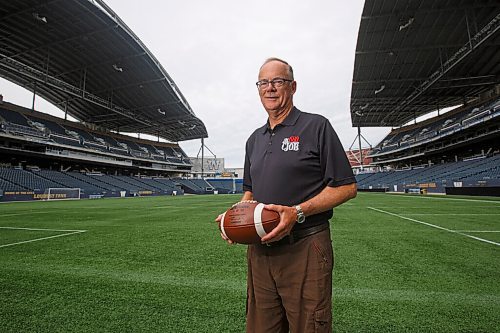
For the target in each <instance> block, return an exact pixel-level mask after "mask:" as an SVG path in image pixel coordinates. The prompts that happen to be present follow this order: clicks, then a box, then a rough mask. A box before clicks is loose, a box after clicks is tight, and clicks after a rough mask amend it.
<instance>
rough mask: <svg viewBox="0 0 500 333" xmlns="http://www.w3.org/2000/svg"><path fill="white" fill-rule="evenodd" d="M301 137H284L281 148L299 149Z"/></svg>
mask: <svg viewBox="0 0 500 333" xmlns="http://www.w3.org/2000/svg"><path fill="white" fill-rule="evenodd" d="M299 144H300V138H299V137H298V136H291V137H289V138H284V139H283V142H282V143H281V150H283V151H299Z"/></svg>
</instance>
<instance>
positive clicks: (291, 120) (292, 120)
mask: <svg viewBox="0 0 500 333" xmlns="http://www.w3.org/2000/svg"><path fill="white" fill-rule="evenodd" d="M299 116H300V110H299V109H297V108H296V107H295V106H294V107H293V108H292V110H291V111H290V113H289V114H288V116H286V118H285V119H284V120H283V121H282V122H281V123H279V124H278V126H279V125H281V126H293V125H295V124H296V123H297V120H298V119H299ZM261 129H262V134H265V133H266V132H267V131H269V132H271V127H270V126H269V119H268V120H267V122H266V124H265V125H264V126H262V127H261Z"/></svg>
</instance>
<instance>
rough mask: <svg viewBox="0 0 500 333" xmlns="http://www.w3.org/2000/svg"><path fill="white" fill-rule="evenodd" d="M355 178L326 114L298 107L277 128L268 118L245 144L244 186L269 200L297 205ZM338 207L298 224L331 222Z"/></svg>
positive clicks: (351, 181)
mask: <svg viewBox="0 0 500 333" xmlns="http://www.w3.org/2000/svg"><path fill="white" fill-rule="evenodd" d="M355 182H356V178H355V177H354V175H353V173H352V170H351V166H350V164H349V161H348V160H347V156H346V154H345V152H344V149H343V148H342V145H341V143H340V140H339V138H338V136H337V134H336V133H335V131H334V129H333V127H332V125H331V124H330V122H329V121H328V119H326V118H325V117H323V116H321V115H317V114H311V113H306V112H301V111H300V110H298V109H297V108H295V107H294V108H293V109H292V111H291V112H290V114H289V115H288V116H287V117H286V119H285V120H284V121H283V122H282V123H281V124H279V125H277V126H275V128H274V129H273V130H271V128H270V127H269V122H268V123H267V124H266V125H264V126H262V127H261V128H258V129H257V130H255V132H253V134H252V135H251V136H250V138H249V139H248V141H247V143H246V155H245V170H244V179H243V190H244V191H250V192H252V193H253V197H254V200H257V201H259V202H262V203H266V204H278V205H285V206H294V205H298V204H300V203H302V202H304V201H307V200H309V199H311V198H312V197H314V196H315V195H317V194H318V193H320V192H321V191H322V190H323V189H324V188H325V187H326V186H331V187H337V186H341V185H347V184H352V183H355ZM332 216H333V209H331V210H329V211H326V212H323V213H320V214H316V215H311V216H308V217H307V218H306V222H305V223H303V224H296V225H295V228H297V229H303V228H308V227H311V226H314V225H319V224H321V223H327V222H328V220H329V219H330V218H331V217H332Z"/></svg>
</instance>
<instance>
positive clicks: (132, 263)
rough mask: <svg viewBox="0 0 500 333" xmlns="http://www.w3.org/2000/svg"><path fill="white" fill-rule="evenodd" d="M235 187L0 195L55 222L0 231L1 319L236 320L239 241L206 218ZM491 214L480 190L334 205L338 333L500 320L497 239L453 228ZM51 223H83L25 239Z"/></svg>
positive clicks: (11, 324)
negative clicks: (157, 193)
mask: <svg viewBox="0 0 500 333" xmlns="http://www.w3.org/2000/svg"><path fill="white" fill-rule="evenodd" d="M238 198H239V197H238V196H231V195H228V196H223V195H220V196H184V197H152V198H136V199H105V200H80V201H58V202H56V201H50V202H28V203H11V204H0V227H11V228H32V229H50V230H24V229H0V286H1V288H0V304H1V306H0V331H1V332H16V333H17V332H243V331H244V326H245V319H244V314H245V291H246V285H245V283H246V281H245V277H246V259H245V250H246V248H245V246H242V245H236V246H227V245H226V244H225V243H224V242H223V241H222V240H220V237H219V233H218V231H217V227H216V224H215V223H214V222H213V220H214V218H215V216H217V214H218V213H220V212H222V211H224V210H225V209H227V208H228V207H229V206H230V205H231V204H232V203H234V202H235V201H237V200H238ZM374 209H378V211H377V210H374ZM390 214H396V215H390ZM499 217H500V201H499V200H495V199H492V198H477V197H474V198H465V197H462V198H455V197H453V198H450V197H421V196H400V195H386V194H364V193H361V194H359V195H358V197H357V198H356V199H354V200H352V201H350V202H348V203H347V204H345V205H343V206H341V207H339V208H337V209H336V210H335V217H334V218H333V219H332V221H331V224H332V235H333V242H334V248H335V261H336V262H335V270H334V297H333V302H334V332H422V333H423V332H464V333H465V332H488V333H491V332H500V246H499V245H495V244H491V243H487V242H484V241H480V240H477V239H473V238H469V237H466V236H465V235H462V234H458V233H456V232H452V231H453V230H459V231H460V232H462V233H463V234H467V235H472V236H475V237H479V238H481V239H484V240H489V241H492V242H495V243H500V233H499V232H496V233H492V232H489V233H486V232H481V231H500V225H499V223H500V218H499ZM404 218H409V219H413V221H412V220H408V219H404ZM416 221H420V222H425V223H430V224H433V225H436V226H440V227H442V228H446V229H447V230H443V229H438V228H435V227H431V226H429V225H424V224H422V223H418V222H416ZM57 230H86V232H83V233H78V234H73V235H65V236H62V237H56V238H47V239H43V240H40V241H34V242H29V243H20V242H25V241H30V240H34V239H39V238H46V237H51V236H55V235H60V234H64V233H68V231H57ZM13 243H20V244H17V245H12V246H6V247H5V246H4V247H2V246H3V245H8V244H13Z"/></svg>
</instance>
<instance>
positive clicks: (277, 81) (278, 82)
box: [255, 77, 293, 90]
mask: <svg viewBox="0 0 500 333" xmlns="http://www.w3.org/2000/svg"><path fill="white" fill-rule="evenodd" d="M285 82H293V80H288V79H283V78H281V77H276V78H274V79H272V80H271V81H269V80H260V81H257V82H256V83H255V84H256V85H257V88H259V89H261V90H262V89H266V88H267V87H269V84H271V85H272V86H273V87H276V88H279V87H282V86H283V85H284V84H285Z"/></svg>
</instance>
